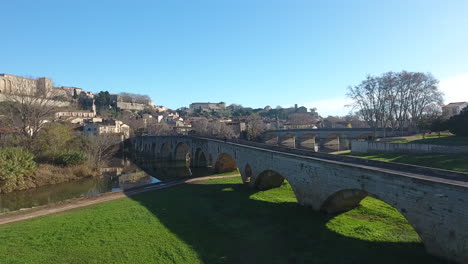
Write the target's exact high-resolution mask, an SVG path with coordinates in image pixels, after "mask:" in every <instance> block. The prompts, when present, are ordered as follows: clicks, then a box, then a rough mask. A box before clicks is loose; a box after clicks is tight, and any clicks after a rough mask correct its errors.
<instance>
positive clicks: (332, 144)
mask: <svg viewBox="0 0 468 264" xmlns="http://www.w3.org/2000/svg"><path fill="white" fill-rule="evenodd" d="M323 145H324V147H325V149H326V150H331V151H340V150H348V149H349V140H348V138H347V137H346V136H345V135H344V134H341V133H331V134H328V135H327V136H326V138H325V141H324V144H323Z"/></svg>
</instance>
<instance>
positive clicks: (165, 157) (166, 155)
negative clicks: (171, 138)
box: [159, 143, 171, 160]
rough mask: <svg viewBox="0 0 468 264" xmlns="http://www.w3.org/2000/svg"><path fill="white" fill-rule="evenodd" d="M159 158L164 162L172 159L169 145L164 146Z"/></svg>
mask: <svg viewBox="0 0 468 264" xmlns="http://www.w3.org/2000/svg"><path fill="white" fill-rule="evenodd" d="M159 157H160V158H161V159H163V160H170V159H171V148H170V147H169V144H167V143H164V144H162V146H161V150H160V151H159Z"/></svg>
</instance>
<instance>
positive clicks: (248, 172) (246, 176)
mask: <svg viewBox="0 0 468 264" xmlns="http://www.w3.org/2000/svg"><path fill="white" fill-rule="evenodd" d="M241 176H242V181H243V182H244V183H249V182H250V179H251V178H252V167H251V166H250V165H249V164H248V163H247V164H246V165H245V167H244V171H243V173H241Z"/></svg>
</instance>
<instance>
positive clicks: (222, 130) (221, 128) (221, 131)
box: [208, 120, 234, 138]
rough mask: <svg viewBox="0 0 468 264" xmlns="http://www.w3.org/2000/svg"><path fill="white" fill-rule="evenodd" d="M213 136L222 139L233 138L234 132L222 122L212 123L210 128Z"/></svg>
mask: <svg viewBox="0 0 468 264" xmlns="http://www.w3.org/2000/svg"><path fill="white" fill-rule="evenodd" d="M208 128H209V130H210V132H211V136H214V137H220V138H233V137H234V130H232V128H230V127H228V126H227V125H226V123H224V122H220V121H217V120H216V121H212V122H210V123H209V126H208Z"/></svg>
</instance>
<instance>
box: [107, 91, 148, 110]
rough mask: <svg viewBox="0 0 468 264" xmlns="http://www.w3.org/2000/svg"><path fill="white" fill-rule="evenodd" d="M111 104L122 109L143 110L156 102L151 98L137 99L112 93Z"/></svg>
mask: <svg viewBox="0 0 468 264" xmlns="http://www.w3.org/2000/svg"><path fill="white" fill-rule="evenodd" d="M111 104H112V105H113V106H115V107H116V108H117V109H120V110H136V111H142V110H144V109H145V108H148V107H151V108H152V107H153V105H154V103H153V101H151V100H136V99H134V98H127V97H126V96H121V95H118V94H111Z"/></svg>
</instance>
